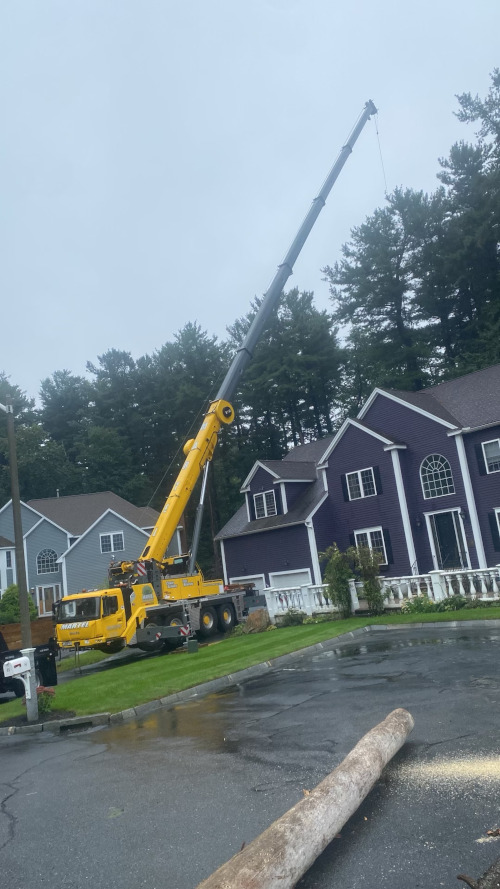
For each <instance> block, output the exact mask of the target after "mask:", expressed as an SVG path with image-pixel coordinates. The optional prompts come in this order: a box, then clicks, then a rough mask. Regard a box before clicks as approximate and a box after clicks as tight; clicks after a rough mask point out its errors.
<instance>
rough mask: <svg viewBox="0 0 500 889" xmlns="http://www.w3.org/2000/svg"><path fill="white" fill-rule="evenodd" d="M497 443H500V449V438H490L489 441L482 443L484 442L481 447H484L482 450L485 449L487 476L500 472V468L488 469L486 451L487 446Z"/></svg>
mask: <svg viewBox="0 0 500 889" xmlns="http://www.w3.org/2000/svg"><path fill="white" fill-rule="evenodd" d="M495 442H497V443H498V446H499V447H500V438H490V440H489V441H482V442H481V447H482V449H483V457H484V465H485V466H486V473H487V475H492V474H493V473H494V472H500V468H498V469H489V467H488V458H487V456H486V451H485V450H484V447H485V445H489V444H494V443H495Z"/></svg>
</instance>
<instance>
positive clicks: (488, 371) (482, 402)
mask: <svg viewBox="0 0 500 889" xmlns="http://www.w3.org/2000/svg"><path fill="white" fill-rule="evenodd" d="M382 391H386V392H389V393H392V394H393V395H396V396H397V397H398V398H401V399H402V400H403V401H407V402H408V403H409V404H413V405H415V406H416V407H420V408H422V410H426V411H428V412H429V413H431V414H434V416H436V417H439V418H440V419H441V420H446V421H447V422H448V423H453V425H455V426H458V427H459V428H460V429H462V428H464V427H468V426H470V427H471V428H475V427H478V426H488V425H489V424H492V423H497V422H498V423H500V364H494V365H493V366H492V367H485V368H483V370H476V371H474V372H473V373H470V374H466V376H464V377H457V379H456V380H447V381H446V382H444V383H438V384H437V385H436V386H430V387H429V388H428V389H422V390H421V391H420V392H403V391H401V390H399V389H385V390H382Z"/></svg>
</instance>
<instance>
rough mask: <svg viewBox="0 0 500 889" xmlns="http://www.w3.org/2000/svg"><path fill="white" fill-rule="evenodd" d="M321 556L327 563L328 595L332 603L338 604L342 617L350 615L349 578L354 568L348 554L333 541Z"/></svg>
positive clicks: (325, 578) (326, 581) (325, 577)
mask: <svg viewBox="0 0 500 889" xmlns="http://www.w3.org/2000/svg"><path fill="white" fill-rule="evenodd" d="M319 557H320V560H321V561H322V562H324V561H326V563H327V564H326V568H325V575H324V580H325V583H327V584H328V592H327V594H326V597H327V598H328V599H329V600H330V602H331V603H332V605H336V606H337V608H338V609H339V611H340V615H341V617H350V615H351V611H352V605H351V589H350V586H349V580H350V579H351V577H352V570H351V566H350V564H349V560H348V558H347V556H346V554H345V553H343V552H341V551H340V550H339V548H338V546H337V544H336V543H332V545H331V546H329V547H328V549H326V550H325V552H324V553H320V556H319Z"/></svg>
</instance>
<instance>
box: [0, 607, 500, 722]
mask: <svg viewBox="0 0 500 889" xmlns="http://www.w3.org/2000/svg"><path fill="white" fill-rule="evenodd" d="M493 618H497V619H500V606H498V607H497V606H495V607H492V608H477V609H470V610H468V609H463V610H461V611H453V612H444V613H438V614H418V615H415V614H404V615H402V614H397V615H396V614H393V615H382V616H381V617H365V618H363V617H355V618H349V619H348V620H338V621H329V622H325V623H319V624H308V625H306V626H297V627H286V628H282V629H279V630H274V631H272V632H265V633H260V634H256V635H249V636H235V637H232V638H228V639H224V640H223V641H221V642H216V643H214V644H213V645H208V646H206V647H204V648H200V649H199V651H198V652H197V653H196V654H187V653H186V652H177V653H174V654H169V655H159V656H158V657H153V658H148V659H144V660H140V661H138V662H137V663H132V664H123V665H121V666H117V667H116V669H109V670H106V671H105V672H103V673H94V674H92V675H87V676H82V677H81V678H78V679H74V680H70V681H69V682H66V683H64V685H61V686H59V687H58V688H57V689H56V696H55V698H54V702H53V708H54V709H58V710H74V711H75V712H76V713H77V715H86V714H89V713H102V712H110V713H115V712H117V711H119V710H125V709H127V708H128V707H134V706H136V705H137V704H142V703H145V702H146V701H152V700H154V699H156V698H161V697H165V696H166V695H169V694H172V693H173V692H176V691H181V690H182V689H185V688H190V687H191V686H193V685H198V684H199V683H201V682H206V681H208V680H209V679H215V678H217V677H219V676H225V675H226V674H228V673H234V672H236V671H237V670H242V669H243V668H245V667H250V666H252V665H254V664H259V663H261V662H262V661H266V660H270V659H271V658H274V657H278V656H279V655H280V654H286V653H288V652H291V651H298V650H299V649H301V648H306V647H307V646H308V645H313V644H314V643H315V642H321V641H323V640H325V639H331V638H334V637H335V636H339V635H341V634H343V633H347V632H349V631H350V630H354V629H357V628H358V627H363V626H368V625H376V624H401V625H402V624H412V623H429V622H437V621H449V620H477V619H493ZM68 660H71V662H72V663H74V659H73V658H71V659H68ZM23 712H24V706H23V704H22V702H21V701H19V700H15V701H9V702H8V703H6V704H2V705H1V707H0V722H3V723H7V724H8V719H9V717H11V716H15V715H18V714H19V713H23Z"/></svg>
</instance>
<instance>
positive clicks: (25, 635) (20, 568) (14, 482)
mask: <svg viewBox="0 0 500 889" xmlns="http://www.w3.org/2000/svg"><path fill="white" fill-rule="evenodd" d="M0 409H1V410H3V411H5V413H6V414H7V441H8V444H9V464H10V486H11V492H12V518H13V521H14V545H15V553H16V575H17V588H18V591H19V611H20V615H21V644H22V653H23V654H25V655H26V657H29V660H30V665H31V671H30V676H29V693H27V694H26V710H27V716H28V722H35V721H36V720H37V719H38V699H37V694H36V678H35V658H34V651H35V649H34V648H33V646H32V644H31V621H30V610H29V603H28V584H27V581H26V563H25V561H24V546H23V526H22V521H21V498H20V494H19V476H18V472H17V452H16V433H15V429H14V413H13V410H12V401H11V399H10V398H7V404H6V405H5V404H0Z"/></svg>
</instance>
